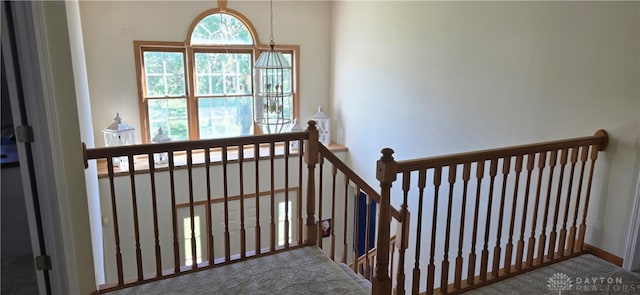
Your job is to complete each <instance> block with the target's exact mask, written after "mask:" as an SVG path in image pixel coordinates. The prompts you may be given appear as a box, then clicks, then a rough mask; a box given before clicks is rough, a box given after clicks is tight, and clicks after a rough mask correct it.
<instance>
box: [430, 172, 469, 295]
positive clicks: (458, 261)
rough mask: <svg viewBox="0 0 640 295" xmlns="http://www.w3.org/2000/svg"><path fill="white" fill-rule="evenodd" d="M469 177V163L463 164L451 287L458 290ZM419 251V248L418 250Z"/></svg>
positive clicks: (460, 281) (460, 278)
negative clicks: (454, 263)
mask: <svg viewBox="0 0 640 295" xmlns="http://www.w3.org/2000/svg"><path fill="white" fill-rule="evenodd" d="M470 177H471V163H470V162H467V163H464V166H462V181H463V183H462V185H463V187H462V211H461V212H460V234H459V235H458V257H456V271H455V277H454V279H453V287H454V288H455V289H456V290H460V286H461V283H462V263H463V260H464V259H463V258H462V245H463V243H464V224H465V216H466V215H465V214H466V212H467V190H468V187H469V178H470ZM418 249H419V248H418Z"/></svg>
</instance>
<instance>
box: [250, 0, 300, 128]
mask: <svg viewBox="0 0 640 295" xmlns="http://www.w3.org/2000/svg"><path fill="white" fill-rule="evenodd" d="M269 10H270V17H271V18H270V26H271V30H270V33H271V36H270V41H269V50H268V51H263V52H262V53H260V56H259V57H258V60H257V61H256V63H255V65H254V66H253V68H254V75H255V77H254V83H255V85H254V91H255V92H254V107H255V108H254V113H255V118H254V120H255V122H256V124H257V125H258V126H259V127H260V129H262V132H263V133H280V132H282V131H285V130H284V129H285V128H284V127H285V126H288V125H289V124H291V116H292V114H291V109H292V108H293V106H292V103H293V102H292V96H291V83H290V82H291V81H290V79H285V78H288V76H287V77H285V71H286V72H287V74H288V73H290V69H291V65H290V64H289V62H288V61H287V60H286V59H285V57H284V55H282V52H278V51H276V50H275V42H274V41H273V0H271V1H270V3H269Z"/></svg>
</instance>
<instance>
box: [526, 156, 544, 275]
mask: <svg viewBox="0 0 640 295" xmlns="http://www.w3.org/2000/svg"><path fill="white" fill-rule="evenodd" d="M546 162H547V153H546V152H542V153H540V156H539V157H538V185H537V187H536V201H535V203H534V207H533V222H532V223H531V236H530V237H529V245H528V248H527V267H532V266H533V252H534V249H535V244H536V238H535V234H536V225H537V224H538V207H539V205H540V189H541V187H542V172H543V171H544V167H545V163H546Z"/></svg>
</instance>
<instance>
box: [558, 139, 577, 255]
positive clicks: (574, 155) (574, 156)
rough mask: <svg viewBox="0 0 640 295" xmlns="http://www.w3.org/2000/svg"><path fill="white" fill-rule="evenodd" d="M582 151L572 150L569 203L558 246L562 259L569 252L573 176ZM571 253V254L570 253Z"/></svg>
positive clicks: (565, 211)
mask: <svg viewBox="0 0 640 295" xmlns="http://www.w3.org/2000/svg"><path fill="white" fill-rule="evenodd" d="M579 151H580V148H579V147H574V148H572V149H571V170H570V172H569V188H568V189H567V201H566V203H565V207H564V219H563V221H562V229H561V230H560V242H559V244H558V249H559V251H560V257H564V255H565V253H566V252H567V251H566V250H567V249H566V248H565V245H566V240H567V221H568V219H569V207H570V206H571V190H572V188H573V175H574V173H575V169H576V162H578V152H579ZM569 253H571V252H570V251H569Z"/></svg>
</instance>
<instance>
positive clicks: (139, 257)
mask: <svg viewBox="0 0 640 295" xmlns="http://www.w3.org/2000/svg"><path fill="white" fill-rule="evenodd" d="M127 157H128V161H129V180H130V181H131V204H132V206H133V235H134V239H135V242H136V265H137V269H138V281H142V279H143V275H142V250H141V249H140V224H139V222H138V198H137V197H136V175H135V174H136V173H135V165H134V163H133V155H132V154H129V155H127Z"/></svg>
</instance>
